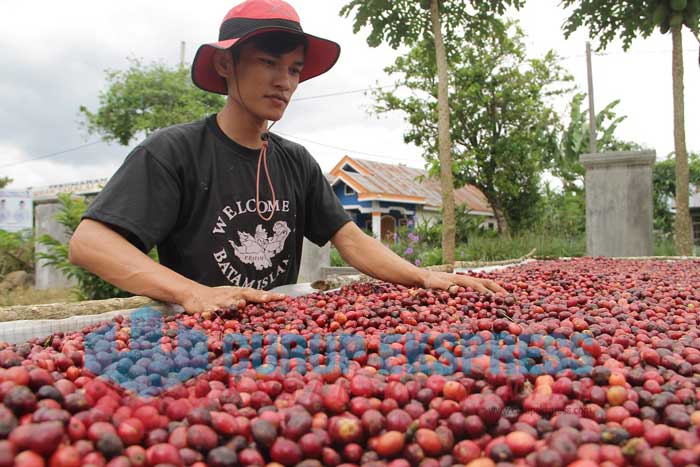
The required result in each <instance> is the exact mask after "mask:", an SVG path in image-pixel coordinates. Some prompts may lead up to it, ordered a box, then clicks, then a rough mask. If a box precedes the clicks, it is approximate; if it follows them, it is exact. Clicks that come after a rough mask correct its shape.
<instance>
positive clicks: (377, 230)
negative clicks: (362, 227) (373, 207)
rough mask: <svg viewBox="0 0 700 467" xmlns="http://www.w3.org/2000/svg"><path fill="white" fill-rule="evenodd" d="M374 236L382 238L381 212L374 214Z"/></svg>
mask: <svg viewBox="0 0 700 467" xmlns="http://www.w3.org/2000/svg"><path fill="white" fill-rule="evenodd" d="M372 235H374V238H376V239H381V238H382V214H381V213H379V212H376V211H375V212H373V213H372Z"/></svg>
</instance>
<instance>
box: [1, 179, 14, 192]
mask: <svg viewBox="0 0 700 467" xmlns="http://www.w3.org/2000/svg"><path fill="white" fill-rule="evenodd" d="M10 183H12V179H11V178H10V177H0V190H1V189H3V188H5V187H6V186H7V185H9V184H10Z"/></svg>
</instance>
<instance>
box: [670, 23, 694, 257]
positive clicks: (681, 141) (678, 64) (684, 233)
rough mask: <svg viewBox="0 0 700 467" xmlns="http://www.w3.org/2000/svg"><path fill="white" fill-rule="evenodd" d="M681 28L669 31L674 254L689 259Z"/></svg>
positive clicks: (689, 240) (690, 243)
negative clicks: (670, 50) (674, 168)
mask: <svg viewBox="0 0 700 467" xmlns="http://www.w3.org/2000/svg"><path fill="white" fill-rule="evenodd" d="M681 31H682V26H676V27H674V28H673V29H672V31H671V36H672V38H673V143H674V148H675V152H676V253H677V254H679V255H683V256H688V255H691V254H692V252H693V243H692V239H691V232H690V209H689V206H688V204H689V200H688V187H689V179H688V152H687V150H686V146H685V103H684V100H685V98H684V92H683V36H682V32H681Z"/></svg>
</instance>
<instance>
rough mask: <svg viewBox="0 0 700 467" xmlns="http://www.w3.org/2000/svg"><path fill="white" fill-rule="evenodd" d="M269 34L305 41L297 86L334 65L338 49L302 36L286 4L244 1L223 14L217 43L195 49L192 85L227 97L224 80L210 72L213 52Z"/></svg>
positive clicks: (296, 18)
mask: <svg viewBox="0 0 700 467" xmlns="http://www.w3.org/2000/svg"><path fill="white" fill-rule="evenodd" d="M271 31H286V32H290V33H294V34H299V35H300V36H304V37H306V40H307V41H308V47H307V49H306V57H305V58H304V68H303V69H302V71H301V76H300V77H299V82H302V81H306V80H307V79H311V78H314V77H316V76H318V75H321V74H323V73H325V72H327V71H328V70H330V69H331V68H332V67H333V65H335V62H337V61H338V57H339V56H340V45H338V44H337V43H335V42H333V41H330V40H327V39H322V38H320V37H316V36H312V35H311V34H307V33H305V32H304V30H303V29H302V28H301V22H300V21H299V15H298V14H297V12H296V11H295V10H294V8H292V6H291V5H290V4H288V3H287V2H284V1H282V0H246V1H245V2H243V3H241V4H239V5H236V6H235V7H233V8H232V9H231V10H230V11H229V12H228V13H227V14H226V16H225V17H224V20H223V22H222V23H221V27H220V29H219V40H218V42H213V43H211V44H203V45H202V46H200V47H199V49H198V50H197V54H196V55H195V57H194V61H193V63H192V81H193V82H194V84H195V85H196V86H197V87H199V88H201V89H204V90H205V91H209V92H215V93H218V94H224V95H226V94H228V89H227V88H226V80H224V78H222V77H221V76H219V74H218V73H217V72H216V70H215V69H214V62H213V57H214V53H215V52H216V50H225V49H230V48H231V47H233V46H235V45H236V44H238V43H242V42H244V41H245V40H246V39H249V38H250V37H252V36H255V35H258V34H261V33H265V32H271Z"/></svg>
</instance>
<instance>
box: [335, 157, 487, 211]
mask: <svg viewBox="0 0 700 467" xmlns="http://www.w3.org/2000/svg"><path fill="white" fill-rule="evenodd" d="M346 164H347V165H350V166H351V167H353V168H355V169H356V170H357V172H354V171H348V170H345V169H344V167H345V166H346ZM427 175H428V172H427V171H426V170H423V169H415V168H413V167H406V166H405V165H394V164H385V163H383V162H375V161H368V160H365V159H355V158H350V157H348V156H345V157H344V158H343V159H342V160H341V161H340V162H339V163H338V164H337V165H336V166H335V167H334V168H333V170H331V173H330V174H328V175H327V177H328V178H329V181H330V183H334V182H335V181H336V180H337V179H338V178H343V179H345V180H348V179H349V180H350V183H353V182H354V184H355V185H360V187H361V188H363V190H360V196H364V197H365V198H366V197H369V196H371V194H382V195H383V196H387V195H395V196H397V197H411V198H417V199H420V200H422V204H425V205H427V206H431V207H435V208H439V207H440V206H441V205H442V196H441V194H440V193H441V188H440V181H439V180H436V179H433V178H430V179H429V178H427ZM420 177H424V180H423V181H422V182H421V181H419V178H420ZM378 198H379V196H378ZM455 203H457V204H458V205H463V204H464V205H466V206H467V208H468V209H469V210H470V211H478V212H488V213H491V214H492V213H493V211H492V210H491V207H490V206H489V204H488V202H487V201H486V197H485V196H484V194H483V193H482V192H481V191H480V190H479V189H478V188H476V187H474V186H472V185H465V186H464V187H462V188H460V189H458V190H455ZM418 204H421V203H420V202H419V203H418Z"/></svg>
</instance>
